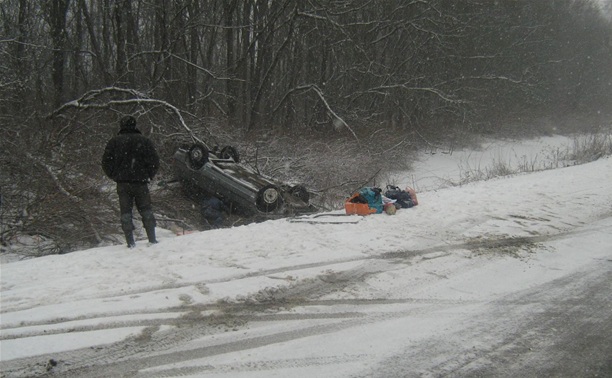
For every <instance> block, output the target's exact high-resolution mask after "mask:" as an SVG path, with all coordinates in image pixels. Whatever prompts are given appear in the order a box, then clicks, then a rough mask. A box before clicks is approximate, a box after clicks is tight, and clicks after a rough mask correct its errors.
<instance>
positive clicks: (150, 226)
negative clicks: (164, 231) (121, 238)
mask: <svg viewBox="0 0 612 378" xmlns="http://www.w3.org/2000/svg"><path fill="white" fill-rule="evenodd" d="M117 194H118V195H119V209H120V211H121V228H122V229H123V232H125V233H128V232H129V233H131V232H132V231H133V230H134V224H133V223H132V208H133V207H134V203H136V209H138V212H139V213H140V216H141V217H142V224H143V226H144V228H145V230H146V231H147V234H149V232H151V231H153V232H155V216H154V215H153V206H152V204H151V195H150V194H149V187H148V185H147V184H146V183H132V182H119V183H117Z"/></svg>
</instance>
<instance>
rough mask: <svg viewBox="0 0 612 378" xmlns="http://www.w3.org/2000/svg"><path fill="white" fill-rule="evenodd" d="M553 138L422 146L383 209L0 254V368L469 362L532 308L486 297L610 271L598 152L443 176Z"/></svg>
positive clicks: (12, 371)
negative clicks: (514, 170) (398, 198)
mask: <svg viewBox="0 0 612 378" xmlns="http://www.w3.org/2000/svg"><path fill="white" fill-rule="evenodd" d="M570 142H571V141H569V140H567V139H562V138H550V140H548V139H540V140H538V141H536V142H534V141H531V142H525V143H523V144H517V143H512V144H508V145H505V146H501V147H500V145H499V144H495V145H491V146H489V147H488V148H485V149H484V150H483V151H478V152H475V151H454V152H453V154H452V155H450V154H436V155H429V156H426V157H425V158H426V159H425V158H424V160H423V161H421V162H420V163H419V164H417V166H416V167H415V171H414V172H412V173H410V174H406V175H403V176H398V179H397V181H396V183H399V184H401V185H406V184H411V185H414V186H417V188H418V189H419V193H418V196H419V202H420V204H419V206H417V207H415V208H412V209H403V210H400V211H398V212H397V214H396V215H394V216H389V215H386V214H380V215H372V216H368V217H356V216H350V217H349V216H345V217H343V216H329V217H318V218H312V219H310V218H297V219H282V220H274V221H268V222H264V223H259V224H250V225H247V226H241V227H235V228H232V229H221V230H212V231H206V232H200V233H194V234H188V235H182V236H175V235H174V234H172V233H171V232H169V231H166V230H158V234H159V238H160V243H159V244H157V245H153V246H147V245H146V242H145V241H139V242H138V246H137V248H136V249H134V250H128V249H127V248H125V247H124V246H123V245H117V246H111V247H104V248H94V249H90V250H85V251H79V252H75V253H70V254H67V255H53V256H46V257H41V258H36V259H30V260H23V261H14V262H10V263H3V264H2V269H1V273H2V275H1V285H2V291H1V295H2V297H1V305H2V308H1V334H0V343H1V355H0V360H1V363H2V369H1V371H2V374H3V375H5V376H7V377H9V376H32V375H37V374H44V373H46V372H47V371H49V372H54V373H57V374H61V373H67V372H69V371H70V372H72V374H73V375H72V376H123V375H130V376H147V377H153V376H164V377H170V376H183V377H184V376H193V377H199V376H207V377H208V376H240V377H264V376H266V377H267V376H293V377H313V376H326V377H348V376H376V375H378V376H393V375H396V374H399V373H398V372H401V375H402V376H439V375H444V374H449V373H452V372H454V371H456V369H459V368H461V369H464V370H462V371H463V372H465V371H466V370H465V369H466V366H469V368H470V369H476V370H474V371H477V369H479V368H482V367H483V366H485V365H487V363H491V364H494V363H499V361H497V362H495V361H488V362H487V361H484V360H482V359H478V358H477V357H478V356H482V355H483V354H484V353H485V352H484V351H490V350H492V349H494V346H495V345H497V344H496V343H497V342H498V341H496V340H499V339H500V338H501V339H507V338H508V335H511V334H513V332H515V331H516V329H517V327H520V326H521V324H524V323H525V322H526V321H527V319H532V318H533V317H534V316H536V315H537V314H541V313H544V312H545V311H546V309H547V307H546V306H547V305H548V304H546V303H544V301H542V302H537V301H535V302H531V303H529V302H524V303H523V302H521V305H520V306H519V305H514V306H512V307H503V306H504V305H502V304H500V303H501V302H503V301H504V300H507V301H510V300H509V298H514V297H521V296H522V295H523V294H524V293H531V294H533V293H535V292H539V291H540V290H541V289H542V288H547V291H548V290H550V291H555V290H556V289H555V288H556V287H557V285H556V282H559V280H564V279H568V277H581V278H580V279H576V280H574V281H572V282H577V281H580V280H587V277H590V278H589V279H591V280H592V281H594V280H596V278H594V277H592V276H591V275H590V274H594V273H593V272H599V276H597V277H602V276H603V277H608V278H609V277H610V276H611V272H612V267H611V266H612V263H611V261H612V231H611V230H612V159H611V158H603V159H600V160H598V161H595V162H593V163H589V164H585V165H579V166H570V167H565V168H559V169H554V170H546V171H542V172H535V173H524V174H516V175H512V176H509V177H504V178H497V179H492V180H487V181H481V182H472V183H468V184H465V185H461V186H449V187H444V186H446V185H443V182H449V181H453V182H457V181H458V180H460V179H461V178H462V175H464V173H465V171H466V169H465V167H466V164H469V165H470V166H471V167H472V168H471V169H473V167H474V165H475V164H478V166H479V167H480V169H482V167H486V166H488V165H490V164H491V162H492V160H495V159H504V160H508V159H514V157H517V159H516V162H517V163H518V164H521V162H524V161H527V160H529V161H531V162H536V161H537V162H538V164H539V163H541V162H542V163H543V162H544V160H545V159H544V156H553V155H554V153H553V155H550V154H549V153H548V152H546V149H548V148H550V149H551V150H550V151H554V149H555V148H558V147H559V146H560V145H563V143H570ZM554 159H555V158H554V157H553V158H552V160H554ZM505 162H506V163H507V161H505ZM401 177H403V178H404V181H402V180H401ZM415 183H416V185H415ZM342 213H343V211H342V210H338V211H337V214H342ZM589 272H591V273H589ZM580 282H582V281H580ZM570 286H571V287H570ZM608 286H609V284H608ZM572 287H574V286H572V285H568V286H567V288H564V289H563V290H565V291H563V292H560V293H558V295H559V296H562V295H565V294H567V293H570V292H571V290H577V289H572ZM532 291H533V292H532ZM531 294H530V295H531ZM571 295H574V296H577V295H578V294H577V291H576V292H571ZM513 296H514V297H513ZM521 298H522V297H521ZM603 298H604V300H606V298H607V301H608V303H607V305H608V306H610V305H612V299H610V294H609V292H608V293H605V294H604V297H603ZM507 303H509V302H507ZM506 305H507V304H506ZM500 306H502V307H500ZM608 308H609V307H608ZM506 317H507V318H506ZM500 318H503V319H505V320H504V323H503V326H501V325H500V323H498V319H500ZM469 329H478V330H479V331H474V333H471V334H469V335H466V334H465V332H467V331H466V330H469ZM608 336H609V335H608ZM534 338H535V337H534ZM610 338H612V337H608V341H609V340H610ZM522 342H525V340H523V341H522ZM531 342H532V343H533V342H535V341H531ZM479 353H480V354H479ZM522 353H523V354H520V355H518V354H517V356H516V360H515V362H516V361H518V360H520V358H526V357H525V356H530V353H532V354H534V353H536V351H532V350H531V349H530V348H526V349H525V350H524V351H523V352H522ZM531 356H532V357H534V356H533V355H531ZM540 357H541V356H540ZM470 358H471V359H470ZM534 358H535V357H534ZM466 361H471V365H470V364H467V363H466ZM475 361H478V362H475ZM408 362H409V365H404V364H405V363H408ZM128 372H129V374H128ZM506 373H507V372H506ZM460 375H462V374H460ZM502 375H503V374H502ZM510 375H511V374H506V375H505V376H510Z"/></svg>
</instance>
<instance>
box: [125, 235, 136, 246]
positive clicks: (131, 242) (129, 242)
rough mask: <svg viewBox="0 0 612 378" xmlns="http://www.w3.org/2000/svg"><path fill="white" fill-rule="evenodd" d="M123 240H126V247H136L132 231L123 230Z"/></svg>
mask: <svg viewBox="0 0 612 378" xmlns="http://www.w3.org/2000/svg"><path fill="white" fill-rule="evenodd" d="M125 241H126V242H127V246H128V248H134V247H136V242H135V241H134V235H133V234H132V231H129V232H127V231H126V232H125Z"/></svg>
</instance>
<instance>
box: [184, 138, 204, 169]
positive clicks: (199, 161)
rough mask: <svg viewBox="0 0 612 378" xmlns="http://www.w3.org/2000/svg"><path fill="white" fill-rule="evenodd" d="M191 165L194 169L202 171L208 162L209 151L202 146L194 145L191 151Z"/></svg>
mask: <svg viewBox="0 0 612 378" xmlns="http://www.w3.org/2000/svg"><path fill="white" fill-rule="evenodd" d="M188 156H189V165H190V166H191V168H193V169H200V168H202V167H203V166H204V164H206V162H208V149H207V148H206V147H205V146H203V145H201V144H194V145H193V146H191V148H190V149H189V154H188Z"/></svg>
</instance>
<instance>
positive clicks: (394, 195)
mask: <svg viewBox="0 0 612 378" xmlns="http://www.w3.org/2000/svg"><path fill="white" fill-rule="evenodd" d="M385 197H387V198H389V199H393V200H395V203H396V204H397V205H399V207H400V208H403V209H408V208H410V207H413V206H414V205H415V203H414V201H413V200H412V197H411V196H410V193H408V192H407V191H405V190H402V189H400V188H398V187H397V186H393V185H387V191H386V192H385ZM396 207H397V206H396Z"/></svg>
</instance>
